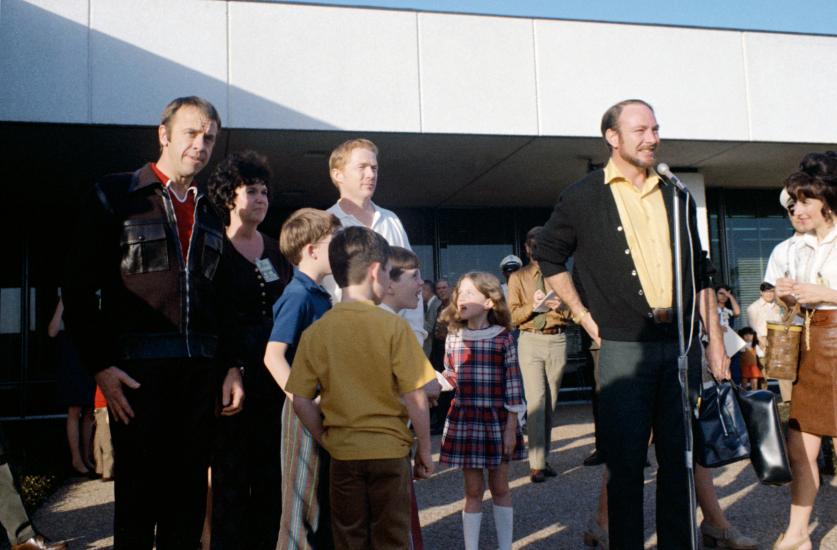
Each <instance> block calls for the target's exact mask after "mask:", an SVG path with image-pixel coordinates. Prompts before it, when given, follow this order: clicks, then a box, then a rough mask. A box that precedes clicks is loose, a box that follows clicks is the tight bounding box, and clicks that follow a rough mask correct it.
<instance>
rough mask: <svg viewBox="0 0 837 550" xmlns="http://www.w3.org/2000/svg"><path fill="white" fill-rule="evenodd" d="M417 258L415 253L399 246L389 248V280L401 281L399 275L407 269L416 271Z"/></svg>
mask: <svg viewBox="0 0 837 550" xmlns="http://www.w3.org/2000/svg"><path fill="white" fill-rule="evenodd" d="M418 267H419V258H418V256H416V254H415V252H413V251H412V250H408V249H406V248H402V247H400V246H390V247H389V278H390V279H392V280H393V281H398V280H399V279H401V275H403V274H404V272H405V271H407V270H408V269H418Z"/></svg>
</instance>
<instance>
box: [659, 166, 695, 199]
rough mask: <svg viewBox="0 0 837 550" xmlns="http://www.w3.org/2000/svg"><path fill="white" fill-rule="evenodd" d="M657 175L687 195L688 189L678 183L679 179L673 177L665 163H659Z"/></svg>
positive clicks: (681, 183) (680, 182)
mask: <svg viewBox="0 0 837 550" xmlns="http://www.w3.org/2000/svg"><path fill="white" fill-rule="evenodd" d="M657 173H658V174H660V175H661V176H662V177H663V179H664V180H666V181H667V182H669V183H670V184H672V185H673V186H675V187H676V188H678V189H680V190H681V191H683V192H684V193H688V192H689V189H688V188H687V187H686V186H685V185H684V184H683V182H682V181H680V178H678V177H677V176H675V175H674V173H673V172H672V171H671V168H669V167H668V164H666V163H665V162H661V163H660V164H658V165H657Z"/></svg>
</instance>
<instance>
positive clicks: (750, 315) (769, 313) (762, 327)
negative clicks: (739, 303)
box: [747, 298, 782, 340]
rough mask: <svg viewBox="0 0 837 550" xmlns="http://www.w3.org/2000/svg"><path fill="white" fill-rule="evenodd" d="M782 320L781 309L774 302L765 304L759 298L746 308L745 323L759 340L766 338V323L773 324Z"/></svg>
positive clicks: (762, 299)
mask: <svg viewBox="0 0 837 550" xmlns="http://www.w3.org/2000/svg"><path fill="white" fill-rule="evenodd" d="M781 320H782V308H781V306H779V304H778V303H776V301H773V302H766V301H764V298H759V299H758V300H756V301H755V302H753V303H752V304H750V305H749V306H747V322H748V323H749V325H750V326H751V327H753V330H755V331H756V335H757V336H758V337H759V340H762V339H764V338H766V337H767V323H775V322H779V321H781Z"/></svg>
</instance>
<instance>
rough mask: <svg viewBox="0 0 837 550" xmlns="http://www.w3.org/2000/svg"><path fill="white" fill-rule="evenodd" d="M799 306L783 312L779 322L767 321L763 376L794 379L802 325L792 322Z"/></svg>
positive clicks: (797, 365) (797, 363)
mask: <svg viewBox="0 0 837 550" xmlns="http://www.w3.org/2000/svg"><path fill="white" fill-rule="evenodd" d="M798 313H799V306H798V305H797V306H795V307H793V308H792V309H791V310H789V311H788V312H787V314H785V316H784V318H783V319H782V322H781V323H767V350H766V354H765V357H764V376H765V378H776V379H779V380H796V372H797V370H798V369H799V344H800V341H801V340H802V327H801V326H799V325H794V324H793V318H794V317H795V316H796V315H797V314H798Z"/></svg>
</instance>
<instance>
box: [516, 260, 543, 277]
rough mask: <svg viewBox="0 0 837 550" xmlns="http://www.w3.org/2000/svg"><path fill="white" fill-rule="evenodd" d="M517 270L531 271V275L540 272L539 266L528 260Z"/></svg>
mask: <svg viewBox="0 0 837 550" xmlns="http://www.w3.org/2000/svg"><path fill="white" fill-rule="evenodd" d="M518 271H525V272H526V273H529V272H531V273H532V275H535V276H537V275H538V273H540V272H541V267H540V266H539V265H538V264H536V263H535V262H532V261H530V262H529V263H528V264H526V265H525V266H523V267H521V268H520V269H518Z"/></svg>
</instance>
